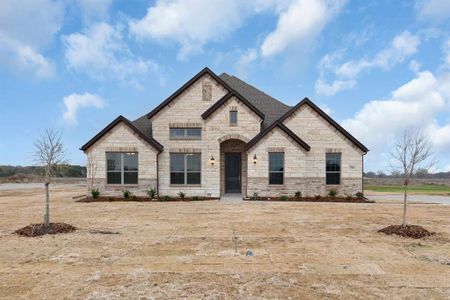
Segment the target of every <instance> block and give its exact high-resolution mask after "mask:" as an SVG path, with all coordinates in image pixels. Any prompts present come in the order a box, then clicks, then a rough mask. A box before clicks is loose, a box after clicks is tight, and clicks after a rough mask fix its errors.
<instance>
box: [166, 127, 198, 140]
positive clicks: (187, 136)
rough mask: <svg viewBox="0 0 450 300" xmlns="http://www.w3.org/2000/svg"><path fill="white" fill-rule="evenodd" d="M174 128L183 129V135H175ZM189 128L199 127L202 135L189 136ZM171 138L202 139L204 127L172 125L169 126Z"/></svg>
mask: <svg viewBox="0 0 450 300" xmlns="http://www.w3.org/2000/svg"><path fill="white" fill-rule="evenodd" d="M172 129H181V130H183V136H173V135H172ZM188 129H199V130H200V135H199V136H194V135H191V136H189V135H188V134H187V133H188ZM169 139H170V140H201V139H202V128H201V127H170V128H169Z"/></svg>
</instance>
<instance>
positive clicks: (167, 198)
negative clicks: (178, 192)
mask: <svg viewBox="0 0 450 300" xmlns="http://www.w3.org/2000/svg"><path fill="white" fill-rule="evenodd" d="M162 199H163V200H164V201H169V200H170V196H169V195H165V196H163V197H162Z"/></svg>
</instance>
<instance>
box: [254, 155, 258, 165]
mask: <svg viewBox="0 0 450 300" xmlns="http://www.w3.org/2000/svg"><path fill="white" fill-rule="evenodd" d="M257 161H258V158H257V157H256V154H255V156H253V164H254V165H256V162H257Z"/></svg>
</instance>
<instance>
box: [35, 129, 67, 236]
mask: <svg viewBox="0 0 450 300" xmlns="http://www.w3.org/2000/svg"><path fill="white" fill-rule="evenodd" d="M34 146H35V148H36V150H35V158H36V162H37V163H38V164H39V165H42V166H43V167H44V184H45V215H44V227H45V228H48V226H49V225H50V209H49V201H50V199H49V198H50V195H49V185H50V182H51V179H52V177H53V176H54V174H55V172H56V170H57V169H58V168H59V167H60V166H63V165H64V164H65V163H66V161H65V159H64V145H63V143H62V141H61V134H60V133H59V132H57V131H55V130H53V129H46V130H45V131H44V132H43V133H42V134H41V136H40V137H39V139H37V140H36V141H35V143H34Z"/></svg>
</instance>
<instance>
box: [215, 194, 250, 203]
mask: <svg viewBox="0 0 450 300" xmlns="http://www.w3.org/2000/svg"><path fill="white" fill-rule="evenodd" d="M242 197H243V196H242V195H241V194H224V195H222V197H220V202H223V203H242V202H243V201H244V200H242Z"/></svg>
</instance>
